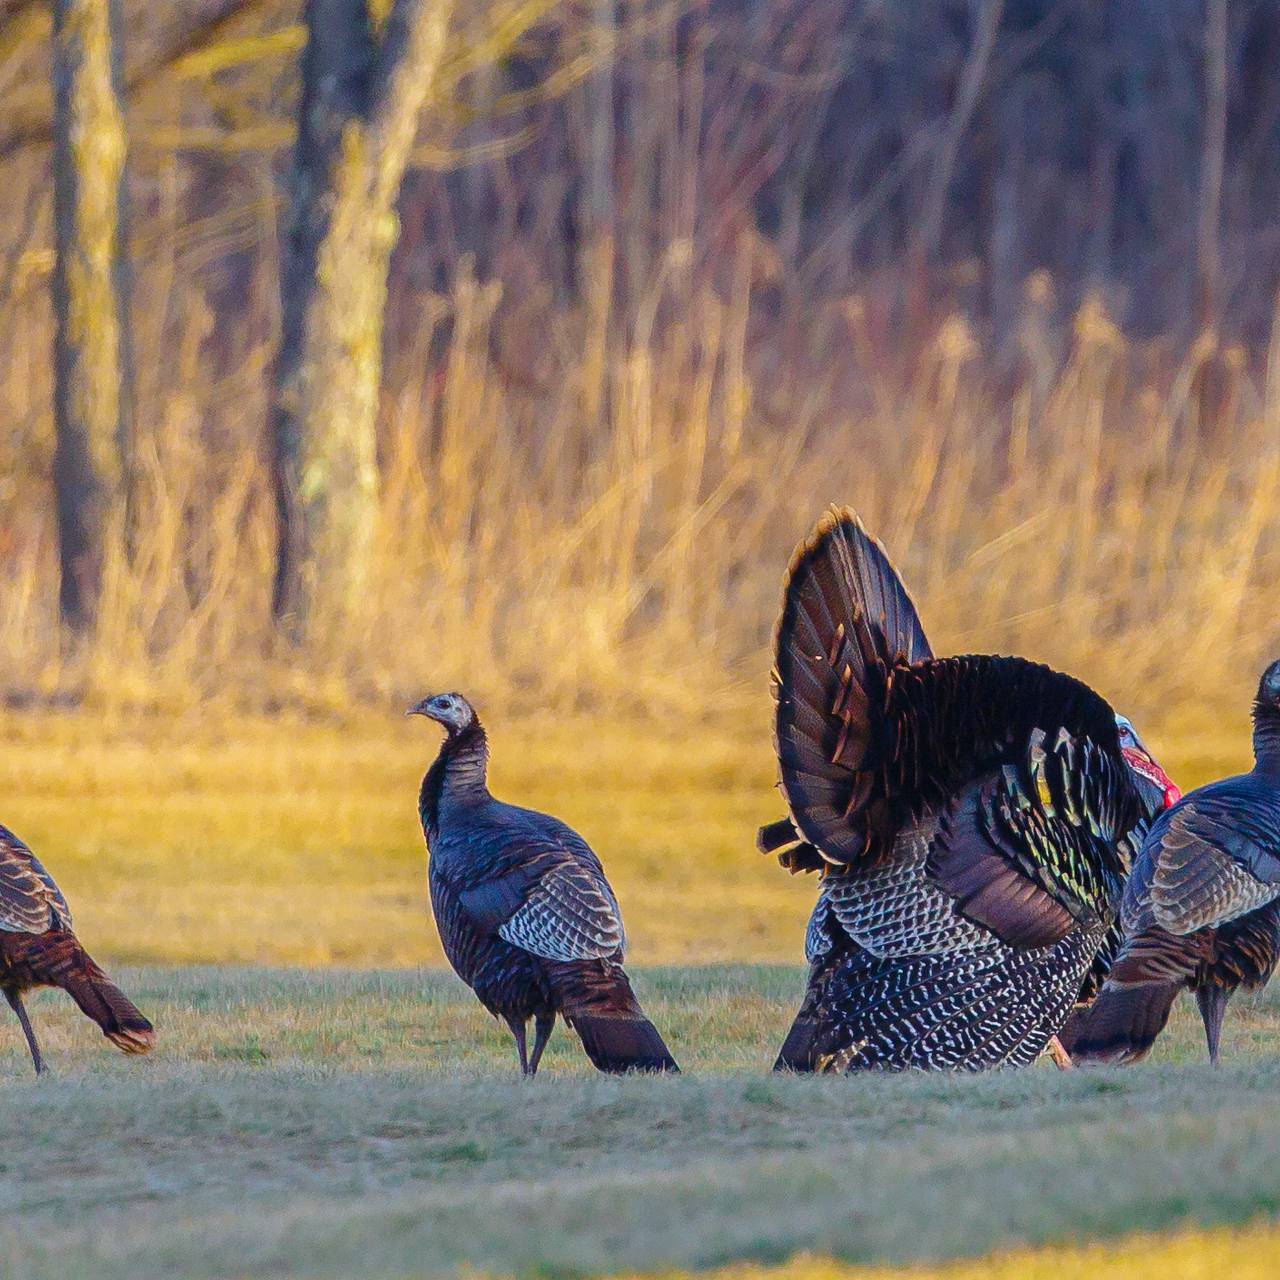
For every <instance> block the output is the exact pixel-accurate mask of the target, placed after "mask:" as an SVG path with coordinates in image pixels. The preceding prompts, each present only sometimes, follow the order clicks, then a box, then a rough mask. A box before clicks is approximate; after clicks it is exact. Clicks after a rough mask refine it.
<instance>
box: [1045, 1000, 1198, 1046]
mask: <svg viewBox="0 0 1280 1280" xmlns="http://www.w3.org/2000/svg"><path fill="white" fill-rule="evenodd" d="M1181 989H1182V984H1181V983H1180V982H1141V983H1137V984H1135V985H1133V986H1113V985H1112V984H1111V983H1108V984H1107V985H1106V986H1105V987H1103V989H1102V993H1101V995H1099V996H1098V998H1097V1000H1095V1001H1094V1002H1093V1004H1092V1005H1090V1006H1089V1007H1088V1008H1087V1009H1077V1010H1076V1012H1075V1013H1073V1014H1072V1015H1071V1017H1070V1018H1069V1019H1068V1020H1067V1024H1066V1026H1065V1027H1063V1028H1062V1031H1061V1032H1060V1033H1059V1035H1058V1039H1059V1040H1061V1041H1062V1047H1063V1048H1064V1049H1066V1051H1067V1052H1068V1053H1069V1054H1070V1055H1071V1060H1072V1061H1073V1062H1119V1063H1130V1062H1137V1061H1138V1060H1139V1059H1140V1058H1144V1057H1146V1055H1147V1054H1148V1053H1150V1052H1151V1046H1152V1045H1153V1044H1155V1042H1156V1037H1157V1036H1158V1035H1159V1034H1160V1032H1161V1031H1163V1030H1164V1024H1165V1023H1166V1022H1168V1021H1169V1011H1170V1010H1171V1009H1172V1008H1173V1002H1174V1000H1175V999H1176V998H1177V995H1178V992H1179V991H1180V990H1181Z"/></svg>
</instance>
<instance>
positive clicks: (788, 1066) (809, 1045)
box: [773, 1009, 818, 1073]
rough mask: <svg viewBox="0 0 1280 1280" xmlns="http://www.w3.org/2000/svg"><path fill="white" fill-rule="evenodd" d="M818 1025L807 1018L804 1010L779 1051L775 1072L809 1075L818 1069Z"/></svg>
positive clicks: (798, 1015)
mask: <svg viewBox="0 0 1280 1280" xmlns="http://www.w3.org/2000/svg"><path fill="white" fill-rule="evenodd" d="M817 1031H818V1024H817V1023H816V1022H814V1021H813V1020H812V1019H811V1018H807V1017H806V1016H805V1013H804V1010H803V1009H802V1010H801V1011H800V1012H799V1013H798V1014H797V1015H796V1020H795V1021H794V1022H793V1023H792V1024H791V1030H790V1031H788V1032H787V1038H786V1039H785V1040H784V1041H783V1042H782V1048H781V1049H779V1050H778V1058H777V1061H776V1062H774V1064H773V1069H774V1070H775V1071H797V1072H804V1073H809V1072H813V1071H816V1070H817V1069H818V1058H817V1050H816V1046H815V1043H814V1042H815V1038H816V1036H817Z"/></svg>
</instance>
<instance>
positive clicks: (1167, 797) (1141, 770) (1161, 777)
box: [1120, 747, 1182, 809]
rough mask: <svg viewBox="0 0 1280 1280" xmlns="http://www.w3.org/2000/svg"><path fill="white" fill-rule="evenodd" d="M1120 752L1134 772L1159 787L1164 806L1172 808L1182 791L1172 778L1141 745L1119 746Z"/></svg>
mask: <svg viewBox="0 0 1280 1280" xmlns="http://www.w3.org/2000/svg"><path fill="white" fill-rule="evenodd" d="M1120 754H1121V755H1123V756H1124V760H1125V764H1127V765H1128V766H1129V768H1130V769H1132V770H1133V771H1134V773H1136V774H1137V775H1138V776H1139V777H1141V778H1145V779H1146V780H1147V781H1148V782H1150V783H1151V784H1152V786H1156V787H1159V788H1160V790H1161V792H1162V793H1163V794H1164V807H1165V808H1166V809H1170V808H1172V807H1173V806H1174V805H1175V804H1177V803H1178V801H1179V800H1181V799H1182V792H1181V791H1180V790H1179V788H1178V787H1177V785H1176V784H1175V783H1174V781H1173V779H1172V778H1170V777H1169V775H1168V774H1167V773H1165V771H1164V770H1163V769H1162V768H1161V767H1160V766H1159V765H1158V764H1156V762H1155V760H1154V759H1153V758H1152V757H1151V756H1150V755H1149V754H1148V753H1147V752H1146V751H1144V750H1142V748H1141V747H1121V748H1120Z"/></svg>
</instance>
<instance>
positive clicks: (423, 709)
mask: <svg viewBox="0 0 1280 1280" xmlns="http://www.w3.org/2000/svg"><path fill="white" fill-rule="evenodd" d="M430 701H431V699H430V698H423V700H422V701H421V702H415V703H414V704H413V706H411V707H410V708H409V710H408V711H406V712H405V715H407V716H429V715H430V712H428V711H427V703H428V702H430Z"/></svg>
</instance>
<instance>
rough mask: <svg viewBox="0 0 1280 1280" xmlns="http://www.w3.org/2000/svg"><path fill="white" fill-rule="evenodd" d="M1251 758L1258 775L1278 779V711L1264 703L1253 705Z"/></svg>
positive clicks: (1279, 727) (1279, 753)
mask: <svg viewBox="0 0 1280 1280" xmlns="http://www.w3.org/2000/svg"><path fill="white" fill-rule="evenodd" d="M1253 757H1254V759H1255V760H1256V761H1257V770H1258V772H1259V773H1265V774H1269V775H1270V776H1271V777H1273V778H1280V711H1277V710H1276V708H1275V707H1273V706H1270V705H1269V704H1267V703H1265V702H1255V703H1254V704H1253Z"/></svg>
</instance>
